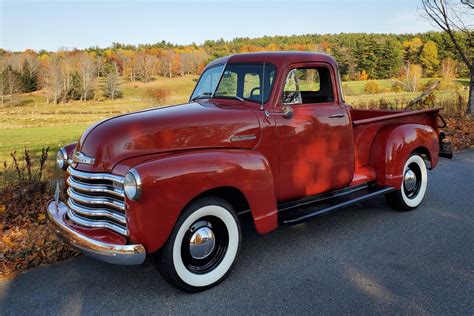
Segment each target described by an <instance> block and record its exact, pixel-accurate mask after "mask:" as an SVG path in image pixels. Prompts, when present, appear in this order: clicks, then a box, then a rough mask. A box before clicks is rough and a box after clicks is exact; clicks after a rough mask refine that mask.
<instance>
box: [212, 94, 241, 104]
mask: <svg viewBox="0 0 474 316" xmlns="http://www.w3.org/2000/svg"><path fill="white" fill-rule="evenodd" d="M214 98H222V99H236V100H239V101H242V102H243V101H245V99H244V98H241V97H239V96H236V95H215V94H214Z"/></svg>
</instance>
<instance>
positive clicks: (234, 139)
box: [230, 134, 257, 142]
mask: <svg viewBox="0 0 474 316" xmlns="http://www.w3.org/2000/svg"><path fill="white" fill-rule="evenodd" d="M255 138H257V136H256V135H253V134H252V135H239V136H234V137H232V138H231V139H230V141H231V142H239V141H244V140H252V139H255Z"/></svg>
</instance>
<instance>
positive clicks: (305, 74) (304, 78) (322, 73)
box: [282, 67, 334, 104]
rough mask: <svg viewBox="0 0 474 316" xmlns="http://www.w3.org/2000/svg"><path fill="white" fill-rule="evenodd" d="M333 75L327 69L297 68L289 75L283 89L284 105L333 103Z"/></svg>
mask: <svg viewBox="0 0 474 316" xmlns="http://www.w3.org/2000/svg"><path fill="white" fill-rule="evenodd" d="M333 101H334V94H333V89H332V82H331V73H330V71H329V69H328V68H326V67H314V68H296V69H292V70H291V71H290V72H289V73H288V77H287V79H286V82H285V88H284V89H283V100H282V102H283V103H284V104H312V103H324V102H333Z"/></svg>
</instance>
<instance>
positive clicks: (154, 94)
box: [146, 87, 170, 104]
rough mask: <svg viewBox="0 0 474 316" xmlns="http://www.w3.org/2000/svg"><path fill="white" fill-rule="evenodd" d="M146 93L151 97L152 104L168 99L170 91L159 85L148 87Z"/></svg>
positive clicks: (161, 102)
mask: <svg viewBox="0 0 474 316" xmlns="http://www.w3.org/2000/svg"><path fill="white" fill-rule="evenodd" d="M146 95H147V96H148V97H149V98H150V99H151V101H152V103H153V104H163V103H164V102H165V101H166V100H168V97H169V95H170V91H169V90H167V89H165V88H161V87H155V88H148V89H147V90H146Z"/></svg>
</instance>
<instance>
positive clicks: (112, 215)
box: [67, 198, 127, 225]
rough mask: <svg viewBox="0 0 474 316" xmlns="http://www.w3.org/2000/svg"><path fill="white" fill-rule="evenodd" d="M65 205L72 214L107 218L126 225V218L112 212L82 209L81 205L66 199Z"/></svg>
mask: <svg viewBox="0 0 474 316" xmlns="http://www.w3.org/2000/svg"><path fill="white" fill-rule="evenodd" d="M67 205H68V206H69V208H70V209H72V210H73V211H74V212H76V213H79V214H81V215H85V216H100V217H108V218H110V219H113V220H116V221H118V222H120V223H122V224H124V225H127V218H126V217H125V215H123V214H120V213H117V212H114V211H112V210H106V209H96V208H89V207H84V206H82V205H79V204H76V203H75V202H74V200H73V199H71V198H69V199H67Z"/></svg>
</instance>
